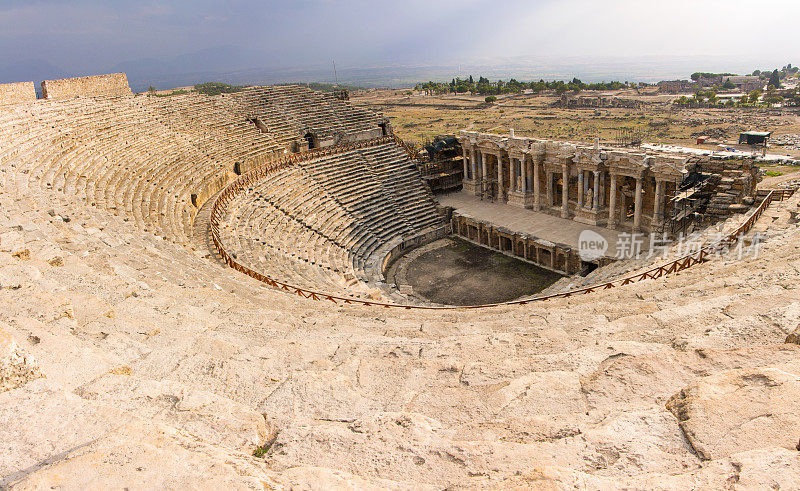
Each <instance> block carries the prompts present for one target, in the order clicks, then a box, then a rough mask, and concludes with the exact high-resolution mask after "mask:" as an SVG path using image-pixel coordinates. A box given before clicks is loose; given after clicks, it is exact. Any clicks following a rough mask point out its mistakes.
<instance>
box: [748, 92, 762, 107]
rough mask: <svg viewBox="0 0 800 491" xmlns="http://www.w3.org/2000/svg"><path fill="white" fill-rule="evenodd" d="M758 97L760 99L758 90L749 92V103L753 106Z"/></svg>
mask: <svg viewBox="0 0 800 491" xmlns="http://www.w3.org/2000/svg"><path fill="white" fill-rule="evenodd" d="M759 97H761V91H760V90H754V91H752V92H750V103H751V104H755V103H756V102H758V98H759Z"/></svg>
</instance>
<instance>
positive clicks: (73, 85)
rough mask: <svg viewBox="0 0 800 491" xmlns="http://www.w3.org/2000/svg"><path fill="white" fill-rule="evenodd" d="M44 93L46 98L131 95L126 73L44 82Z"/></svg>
mask: <svg viewBox="0 0 800 491" xmlns="http://www.w3.org/2000/svg"><path fill="white" fill-rule="evenodd" d="M42 95H43V96H44V98H45V99H64V98H68V97H80V96H83V97H89V96H97V95H104V96H123V95H131V88H130V86H129V85H128V77H127V76H126V75H125V74H124V73H109V74H106V75H90V76H88V77H75V78H62V79H58V80H45V81H43V82H42Z"/></svg>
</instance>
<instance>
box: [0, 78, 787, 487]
mask: <svg viewBox="0 0 800 491" xmlns="http://www.w3.org/2000/svg"><path fill="white" fill-rule="evenodd" d="M43 88H44V89H45V90H44V92H45V95H46V98H45V99H39V100H37V99H36V97H35V93H34V92H33V84H12V85H9V86H0V104H2V105H0V421H2V424H1V425H0V447H2V448H1V451H0V488H11V489H17V488H19V489H33V488H35V489H39V488H44V487H60V488H68V489H86V488H95V489H96V488H130V489H141V488H153V487H157V488H162V487H163V488H209V489H210V488H213V489H228V488H258V489H264V488H289V487H298V488H304V489H307V488H314V489H317V488H329V487H344V488H358V489H360V488H390V489H407V488H430V489H441V488H481V487H486V488H496V487H500V488H506V487H520V488H542V489H560V488H590V489H623V488H624V489H719V488H731V489H739V488H742V489H751V488H772V489H796V488H797V487H798V483H800V443H799V441H800V412H798V402H797V401H799V400H800V345H798V343H800V332H799V331H797V326H798V323H800V294H798V290H797V285H798V284H799V283H800V245H798V243H799V242H798V239H800V229H799V228H798V225H797V223H796V218H797V208H798V204H799V203H800V193H797V194H791V193H790V192H783V191H780V192H778V191H774V192H769V191H764V192H761V193H760V194H759V195H758V196H760V198H759V199H758V200H756V201H755V202H754V203H753V205H752V206H750V207H747V206H745V207H744V208H745V209H744V210H742V211H743V213H739V214H733V215H731V216H730V217H728V218H727V219H725V220H724V222H722V226H723V228H722V229H721V230H722V231H723V232H722V233H721V234H718V236H716V237H715V238H714V237H712V235H711V234H709V235H707V236H705V240H706V242H705V245H704V246H703V247H702V248H699V249H697V250H694V251H689V252H688V253H687V252H686V251H678V250H672V251H671V252H670V254H671V255H670V256H669V257H668V258H667V259H665V260H664V261H662V262H658V261H656V260H648V261H638V262H637V261H634V262H628V263H625V264H616V265H615V264H612V265H610V266H606V267H601V268H599V269H597V270H596V273H594V274H593V275H590V276H586V277H585V278H584V280H581V281H583V283H581V284H578V283H577V282H578V279H573V280H574V281H573V280H569V281H568V280H565V281H567V282H568V283H569V285H566V284H562V283H559V286H558V289H557V290H553V291H552V292H551V294H550V295H546V296H545V295H542V296H540V297H537V298H525V299H522V300H519V301H516V302H510V303H506V304H500V305H492V306H483V307H478V306H473V307H472V308H458V307H453V306H443V305H433V304H430V303H424V302H418V301H414V300H413V299H412V298H410V297H408V296H407V295H405V294H404V293H401V292H400V291H397V289H394V288H393V287H392V286H391V285H389V284H387V282H386V279H385V276H384V274H385V272H386V268H387V266H388V265H389V263H391V262H392V261H393V260H394V258H396V257H398V256H400V255H401V254H402V253H404V252H406V251H408V250H410V249H412V248H414V247H415V246H418V245H421V244H424V243H428V242H430V241H431V240H434V239H437V238H440V237H443V236H445V235H447V234H449V233H450V232H451V227H452V226H453V225H454V224H456V227H457V228H458V227H462V226H463V227H466V228H468V227H470V226H472V225H469V224H464V223H462V222H459V220H460V219H459V217H458V216H457V215H454V216H453V217H451V218H450V220H447V219H446V218H445V215H443V214H442V212H443V211H444V210H443V207H442V206H441V205H440V204H439V203H437V200H436V199H435V198H434V197H433V195H431V194H430V191H429V190H428V189H427V188H426V187H425V186H424V185H423V182H422V180H421V177H420V174H419V172H418V171H417V167H416V166H415V163H414V159H415V158H417V156H416V155H415V154H414V152H413V151H412V150H411V149H410V148H408V147H407V146H405V144H404V143H403V142H402V141H400V140H399V139H397V138H396V137H394V135H393V133H392V129H391V125H390V124H389V122H388V121H387V120H386V119H385V118H383V117H382V116H380V115H378V114H375V113H372V112H370V111H367V110H363V109H359V108H358V107H354V106H353V105H351V104H350V103H349V102H348V101H347V100H346V98H345V97H343V95H342V94H322V93H317V92H314V91H311V90H308V89H306V88H303V87H298V86H283V87H278V86H275V87H253V88H247V89H245V90H243V91H241V92H237V93H232V94H223V95H219V96H205V95H201V94H186V95H175V96H172V97H163V98H162V97H155V96H152V95H148V94H137V95H134V94H131V93H130V89H128V87H127V81H126V80H125V79H124V76H123V75H113V76H101V77H88V78H84V79H78V80H62V81H48V82H46V83H44V84H43ZM465 148H466V147H465ZM580 151H582V152H584V153H586V154H587V155H588V154H591V149H587V150H585V151H583V150H580ZM465 152H466V150H465ZM598 152H599V150H598ZM614 152H615V151H612V152H611V153H610V155H617V154H615V153H614ZM495 153H496V155H493V156H491V157H487V160H490V162H489V163H491V162H495V161H496V162H499V163H500V164H502V163H503V162H504V160H503V158H504V157H503V155H501V154H500V153H499V152H495ZM487 155H489V154H487ZM557 155H562V156H563V155H565V154H563V152H560V153H558V154H557ZM557 155H556V156H557ZM511 158H512V160H511V161H509V163H510V164H513V162H514V160H513V159H514V158H515V157H513V156H512V157H511ZM544 158H546V156H545V157H544ZM615 158H616V157H615ZM648 158H650V157H648ZM654 158H655V157H654ZM474 159H475V157H472V158H471V159H470V158H467V159H465V160H464V162H465V167H467V165H466V164H467V162H469V160H473V162H475V160H474ZM522 159H523V160H522V162H523V168H525V165H524V162H526V160H525V157H522ZM623 160H624V159H623ZM656 161H658V159H657V158H655V160H653V162H656ZM570 162H571V160H570ZM587 162H594V164H592V165H595V167H594V168H593V169H589V171H592V172H595V173H594V174H593V179H594V181H593V182H595V183H598V182H604V181H601V180H600V178H599V177H598V176H599V175H600V174H598V173H597V172H598V171H599V169H600V167H598V166H597V165H598V163H599V162H600V161H599V160H598V159H597V158H594V157H592V158H590V159H589V160H587ZM544 165H545V167H544V168H543V169H544V170H543V172H542V174H543V175H545V171H546V175H547V176H551V177H549V179H550V181H549V182H550V184H549V185H548V186H550V185H552V186H556V185H557V184H558V183H557V182H556V181H555V180H553V179H555V178H556V177H557V171H559V172H560V169H562V167H558V168H556V167H553V166H550V167H548V163H547V161H545V164H544ZM562 165H563V169H564V170H563V172H564V177H567V178H568V177H569V175H568V174H569V169H567V167H566V166H567V163H566V160H563V159H562ZM570 165H571V164H570ZM603 165H605V164H603ZM477 169H478V167H476V166H474V164H473V167H471V168H467V169H465V171H466V177H467V178H468V179H471V182H469V183H467V182H465V188H467V187H470V186H471V187H470V189H471V190H472V192H473V193H474V192H475V191H476V189H477V188H476V173H477V172H478V171H477ZM536 169H538V167H537V166H536V164H534V168H532V169H531V174H528V173H527V172H526V171H525V170H522V171H521V172H522V174H520V173H514V174H513V175H514V176H515V177H516V178H518V176H520V175H526V177H527V175H532V174H533V172H536V173H537V175H539V174H538V171H537V170H536ZM494 172H497V173H500V176H501V177H500V179H499V182H500V183H501V186H500V190H501V191H502V189H503V188H502V183H503V182H504V181H503V178H502V172H503V166H502V165H500V167H499V169H496V170H495V171H494ZM587 172H588V171H587ZM642 172H644V171H642ZM648 172H650V171H648ZM487 173H488V172H487V171H486V170H483V174H487ZM579 175H580V176H582V177H581V180H580V181H578V182H580V183H581V184H583V185H584V187H582V188H580V191H581V192H583V191H584V190H585V191H586V192H588V189H589V187H588V186H589V185H588V182H589V181H588V179H590V175H589V174H579ZM645 175H647V176H650V174H644V173H642V174H640V176H645ZM553 176H554V177H553ZM583 176H587V177H586V181H585V182H584V180H583V179H584V177H583ZM506 179H508V176H506ZM543 179H544V177H543ZM614 179H616V178H614ZM637 179H639V178H637ZM564 182H567V180H565V181H564ZM512 183H513V185H512V186H511V187H512V189H510V190H507V191H510V192H511V193H512V194H514V193H517V192H521V193H523V196H522V200H523V205H525V199H526V198H525V195H524V194H525V193H527V192H528V191H530V189H533V188H534V187H535V188H536V189H537V190H538V189H539V184H538V181H536V183H533V185H531V186H529V183H530V181H528V180H525V181H523V182H519V181H516V182H514V181H512ZM467 184H469V186H467ZM636 185H637V186H638V187H637V193H639V194H636V197H637V199H636V203H637V204H636V206H635V210H634V217H636V216H637V215H636V213H639V215H638V216H639V218H637V220H640V222H641V223H635V225H636V227H639V226H640V225H641V224H642V223H644V224H647V225H648V226H650V225H651V224H652V222H651V221H650V215H647V213H650V214H651V215H652V214H653V213H655V212H654V211H653V210H659V207H660V205H658V204H653V203H650V204H649V205H648V206H649V207H650V208H647V207H646V206H645V205H641V199H639V198H638V197H639V196H641V190H640V187H641V186H643V185H647V184H642V183H641V181H640V180H637V181H636ZM594 186H595V190H597V191H594V192H593V193H590V194H589V196H591V195H592V194H593V195H594V197H595V200H596V201H592V199H591V198H588V202H586V201H584V200H586V199H587V198H586V195H584V194H581V195H580V200H581V201H579V202H577V205H576V204H574V203H572V202H571V201H569V200H568V197H569V196H567V195H568V191H567V190H566V188H565V189H562V190H561V191H558V190H557V189H556V188H554V189H550V188H549V187H548V193H547V195H546V198H548V199H549V201H548V206H550V205H554V206H555V208H553V209H552V210H550V211H552V212H553V213H554V214H557V215H561V217H570V216H571V214H575V215H576V216H578V218H580V217H581V216H583V217H585V216H587V214H588V215H592V214H593V216H596V215H598V213H599V214H601V215H602V213H603V209H604V208H603V206H604V205H607V203H605V201H604V198H605V196H603V198H601V195H603V194H604V193H603V192H602V191H601V190H599V188H598V187H597V186H598V184H594ZM653 186H654V189H656V190H659V189H660V190H662V191H663V190H664V189H668V187H669V185H668V184H658V181H655V182H654V183H653ZM665 186H666V187H665ZM529 187H530V189H529ZM648 189H649V188H648ZM538 192H539V191H537V193H538ZM553 192H556V194H558V193H560V196H561V198H563V208H561V210H560V211H559V209H558V206H557V205H558V204H559V203H562V201H559V199H558V196H556V195H555V194H552V193H553ZM541 194H542V196H544V195H545V193H544V192H542V193H541ZM613 195H614V193H613V192H612V196H613ZM656 195H658V191H656ZM539 197H540V195H539V194H536V199H537V200H538V199H539ZM609 198H610V199H611V200H612V201H611V202H612V203H615V202H614V201H613V199H614V198H611V197H610V196H609ZM508 199H509V200H512V197H509V198H508ZM543 199H544V198H543ZM620 199H622V198H620ZM537 203H538V201H537ZM571 203H572V204H571ZM594 203H598V204H599V205H600V206H593V205H594ZM640 205H641V206H644V208H643V209H644V213H645V215H642V214H641V213H642V209H640ZM537 206H538V205H537ZM575 206H579V207H582V208H576V207H575ZM619 206H621V205H619ZM648 210H649V211H648ZM605 213H606V215H607V216H608V217H612V223H611V225H612V226H613V225H614V223H613V222H614V219H613V217H614V216H616V215H615V213H614V207H613V206H611V213H610V214H609V213H608V212H605ZM652 216H653V218H655V215H652ZM561 217H559V218H557V219H562V218H561ZM554 219H555V218H554ZM470 223H471V222H470ZM594 223H599V222H594ZM618 225H619V226H621V227H623V228H624V226H626V225H625V224H624V223H619V224H618ZM465 230H466V229H465ZM470 230H471V229H470ZM476 230H482V231H485V229H483V228H479V229H476ZM492 230H493V229H492ZM715 230H720V229H715ZM455 232H457V233H460V229H459V230H456V231H455ZM495 232H496V235H492V234H494V233H495ZM754 232H759V233H760V234H762V235H763V237H764V239H763V241H762V242H761V243H760V249H759V250H758V254H744V255H740V254H737V252H736V251H735V250H732V251H730V252H726V251H725V250H724V248H723V247H721V246H724V245H731V244H733V243H734V242H735V241H737V240H738V239H740V237H741V236H743V235H744V234H752V233H754ZM470 233H471V232H469V231H464V232H463V234H464V235H465V236H466V237H467V238H469V234H470ZM481 233H484V232H481ZM504 234H505V232H503V231H502V230H499V229H498V230H497V231H491V230H490V231H488V232H486V241H487V243H488V242H491V241H492V240H494V239H492V237H496V238H497V239H496V240H497V247H499V248H500V249H501V250H502V249H504V246H503V244H504V240H506V239H504V238H503V237H507V235H504ZM514 237H515V238H514V242H513V244H519V243H523V242H524V245H523V247H522V249H521V250H522V256H524V259H528V254H529V253H530V251H531V250H534V249H531V247H532V244H533V239H531V238H530V237H528V236H525V239H524V241H522V242H520V241H519V240H520V239H519V237H517V236H514ZM475 238H476V241H479V242H480V241H481V240H482V239H481V238H480V237H477V236H476V237H475ZM748 240H750V242H748V244H749V245H750V246H752V240H751V239H748ZM542 243H543V242H541V241H540V242H539V244H540V245H539V246H536V247H539V248H541V244H542ZM517 250H518V249H517V248H516V246H513V247H512V248H511V249H509V250H508V251H504V252H508V253H512V254H513V253H514V251H517ZM536 250H537V251H538V250H539V249H536ZM538 254H539V253H538V252H537V253H536V257H539V255H538ZM543 254H544V253H543ZM740 256H741V257H740ZM547 257H548V260H549V261H554V262H553V263H551V265H556V263H555V259H553V258H558V257H560V256H558V254H555V253H552V254H551V255H549V256H547ZM564 257H565V258H566V255H565V256H564ZM564 261H565V262H564V264H565V267H564V271H565V272H571V271H568V270H569V269H570V268H569V267H568V264H569V262H568V260H567V259H564ZM662 263H663V264H662ZM579 267H580V265H576V269H579ZM555 269H558V268H555ZM590 280H592V281H594V282H595V283H596V284H595V283H592V281H590ZM570 281H571V283H570ZM598 285H599V286H598ZM544 297H547V298H546V299H545V298H544Z"/></svg>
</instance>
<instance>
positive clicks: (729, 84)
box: [722, 79, 736, 89]
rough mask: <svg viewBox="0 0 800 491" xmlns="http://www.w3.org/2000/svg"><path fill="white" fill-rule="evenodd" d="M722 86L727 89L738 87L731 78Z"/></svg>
mask: <svg viewBox="0 0 800 491" xmlns="http://www.w3.org/2000/svg"><path fill="white" fill-rule="evenodd" d="M722 87H723V88H725V89H735V88H736V86H735V85H734V84H733V82H731V79H727V80H725V83H724V84H722Z"/></svg>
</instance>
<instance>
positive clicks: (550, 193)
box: [544, 169, 555, 208]
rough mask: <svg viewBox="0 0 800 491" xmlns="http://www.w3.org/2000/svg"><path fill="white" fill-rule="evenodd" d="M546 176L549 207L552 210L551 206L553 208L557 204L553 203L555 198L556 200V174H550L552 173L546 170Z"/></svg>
mask: <svg viewBox="0 0 800 491" xmlns="http://www.w3.org/2000/svg"><path fill="white" fill-rule="evenodd" d="M544 174H545V176H547V180H546V186H545V187H546V188H547V207H548V208H550V207H551V206H553V205H554V204H555V203H553V198H554V196H553V177H555V174H554V173H552V172H550V171H548V170H546V169H545V172H544Z"/></svg>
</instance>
